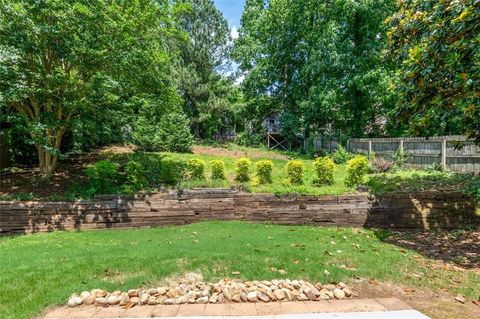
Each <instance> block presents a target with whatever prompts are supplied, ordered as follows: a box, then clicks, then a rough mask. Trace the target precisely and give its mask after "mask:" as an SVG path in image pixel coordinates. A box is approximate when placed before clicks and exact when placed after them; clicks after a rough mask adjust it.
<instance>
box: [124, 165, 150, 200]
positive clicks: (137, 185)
mask: <svg viewBox="0 0 480 319" xmlns="http://www.w3.org/2000/svg"><path fill="white" fill-rule="evenodd" d="M125 173H126V177H127V182H126V184H125V186H124V191H125V192H126V193H135V192H137V191H139V190H141V189H143V188H144V187H145V186H146V185H147V178H146V176H145V173H146V171H145V167H144V166H143V165H142V163H140V162H137V161H129V162H128V163H127V165H125Z"/></svg>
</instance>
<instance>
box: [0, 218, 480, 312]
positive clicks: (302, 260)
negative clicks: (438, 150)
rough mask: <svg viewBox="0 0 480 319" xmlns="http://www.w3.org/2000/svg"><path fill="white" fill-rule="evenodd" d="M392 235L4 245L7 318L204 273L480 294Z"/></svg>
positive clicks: (289, 232) (301, 230)
mask: <svg viewBox="0 0 480 319" xmlns="http://www.w3.org/2000/svg"><path fill="white" fill-rule="evenodd" d="M247 234H248V235H247ZM388 237H389V233H388V232H386V231H373V230H360V229H350V228H315V227H290V226H288V227H287V226H273V225H263V224H248V223H241V222H208V223H199V224H192V225H187V226H181V227H180V226H175V227H165V228H153V229H143V230H140V229H138V230H111V231H92V232H87V231H85V232H55V233H44V234H36V235H32V236H18V237H5V238H0V269H1V270H2V274H1V276H0V314H2V315H1V317H2V318H27V317H32V316H35V315H37V314H39V313H40V312H42V310H43V309H45V308H46V307H48V306H51V305H56V304H64V303H65V301H66V298H68V296H69V295H70V294H71V293H73V292H79V291H82V290H90V289H92V288H103V289H107V290H110V291H113V290H116V289H120V290H122V291H125V290H126V289H130V288H138V287H140V286H154V285H155V284H156V283H159V282H160V281H162V280H163V279H165V278H166V277H172V276H177V275H181V274H182V273H184V272H187V271H196V272H201V273H202V274H203V276H204V278H205V279H206V280H219V279H221V278H225V277H230V278H239V279H252V280H253V279H259V278H261V279H274V278H290V279H308V280H311V281H319V282H322V283H327V282H339V281H349V280H352V279H354V278H358V277H364V278H369V279H371V280H373V279H374V280H380V281H389V282H392V283H402V284H405V285H409V286H415V287H419V288H422V287H423V288H427V287H428V288H431V289H434V290H435V289H438V290H440V289H445V290H446V291H448V292H449V293H450V294H452V295H455V294H457V293H461V294H463V295H465V296H466V297H469V298H474V299H477V298H478V297H479V296H480V274H479V273H478V272H475V271H473V270H462V271H458V270H454V269H453V270H449V268H447V267H444V266H438V265H439V261H435V260H431V259H427V258H425V257H423V256H422V255H421V254H420V253H418V252H416V251H414V250H409V249H407V248H402V247H400V246H396V245H394V244H391V243H388V242H387V240H388ZM281 270H284V271H285V272H283V271H281ZM237 272H238V273H239V274H238V273H237ZM452 282H456V283H459V284H456V285H452V284H451V283H452Z"/></svg>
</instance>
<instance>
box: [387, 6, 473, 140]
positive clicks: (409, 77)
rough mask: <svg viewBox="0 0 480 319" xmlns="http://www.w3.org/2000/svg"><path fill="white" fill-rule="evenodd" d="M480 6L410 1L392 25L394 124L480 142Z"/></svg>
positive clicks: (390, 48) (391, 54)
mask: <svg viewBox="0 0 480 319" xmlns="http://www.w3.org/2000/svg"><path fill="white" fill-rule="evenodd" d="M479 20H480V6H479V5H478V1H474V0H467V1H456V0H445V1H438V0H424V1H414V0H407V1H401V2H399V3H398V12H397V13H395V14H394V15H393V16H392V17H391V18H390V19H389V20H388V23H389V26H390V30H389V32H388V44H389V50H388V52H389V55H388V57H387V58H388V59H390V60H394V61H395V62H396V64H397V67H398V77H399V78H398V81H395V84H396V88H397V90H398V92H399V94H400V96H401V100H400V102H399V104H398V106H397V108H396V109H395V111H394V112H392V121H394V122H395V123H400V124H403V125H404V126H406V127H407V128H408V129H409V132H410V133H413V134H415V135H420V136H425V135H426V136H432V135H448V134H468V135H470V137H471V138H473V139H476V141H477V143H480V130H479V127H480V72H478V64H479V61H480V51H479V50H478V46H479V44H478V34H479V30H478V24H479Z"/></svg>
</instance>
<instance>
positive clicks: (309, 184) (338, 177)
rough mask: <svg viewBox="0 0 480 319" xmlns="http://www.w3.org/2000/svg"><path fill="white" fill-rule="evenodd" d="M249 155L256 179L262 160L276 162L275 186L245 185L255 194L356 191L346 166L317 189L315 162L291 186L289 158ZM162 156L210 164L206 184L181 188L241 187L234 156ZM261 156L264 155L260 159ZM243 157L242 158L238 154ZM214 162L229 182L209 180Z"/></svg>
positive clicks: (339, 167)
mask: <svg viewBox="0 0 480 319" xmlns="http://www.w3.org/2000/svg"><path fill="white" fill-rule="evenodd" d="M243 151H245V152H246V155H248V154H249V152H250V153H251V152H255V154H253V156H251V159H252V162H253V164H252V166H251V167H250V175H251V176H252V177H253V176H254V175H255V163H256V162H257V161H259V160H261V159H269V160H271V161H272V162H273V173H272V176H273V183H272V184H269V185H264V186H261V187H252V186H251V183H246V184H244V185H243V186H244V188H246V190H249V191H252V192H257V193H258V192H269V193H276V194H311V195H337V194H345V193H348V192H353V189H352V188H350V187H347V186H345V185H344V180H345V166H344V165H337V167H336V170H335V173H334V179H335V183H334V185H327V186H322V187H318V186H314V185H313V180H314V179H315V174H314V171H313V167H312V162H313V161H312V160H303V162H304V163H305V173H304V185H300V186H298V185H289V183H288V182H286V178H287V174H286V164H287V162H288V161H287V160H286V159H278V158H271V157H269V155H271V156H272V157H276V156H277V155H279V153H276V152H268V151H262V152H261V153H259V152H258V150H256V149H245V150H243ZM158 154H159V155H160V156H170V157H172V158H176V159H183V160H189V159H192V158H199V159H202V160H204V161H205V162H206V164H207V170H206V174H207V180H205V181H184V182H182V183H181V184H180V185H179V187H180V188H184V189H188V188H192V187H226V188H230V187H231V186H238V185H239V183H237V182H236V181H235V161H236V160H237V158H235V157H231V156H218V155H209V154H179V153H158ZM258 155H261V156H258ZM128 156H131V155H128V154H115V155H113V156H111V157H110V159H111V160H112V161H115V162H120V163H126V162H127V157H128ZM239 156H242V155H239ZM212 160H222V161H224V162H225V173H226V175H227V181H212V180H210V162H211V161H212Z"/></svg>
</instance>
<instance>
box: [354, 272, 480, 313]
mask: <svg viewBox="0 0 480 319" xmlns="http://www.w3.org/2000/svg"><path fill="white" fill-rule="evenodd" d="M350 284H351V285H352V286H353V287H354V288H355V289H356V290H357V291H358V293H359V298H383V297H384V298H398V299H400V300H402V301H403V302H405V303H407V304H409V305H410V306H412V307H413V308H415V309H416V310H418V311H420V312H422V313H424V314H425V315H427V316H429V317H431V318H432V319H472V318H480V306H477V305H476V304H474V303H473V302H472V301H471V300H466V302H465V303H464V304H462V303H460V302H458V301H456V300H455V297H454V296H452V295H450V294H448V293H445V292H442V291H432V290H428V289H418V288H412V287H407V286H402V285H395V284H391V283H383V282H378V281H376V280H362V281H357V282H352V283H350Z"/></svg>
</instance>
